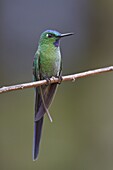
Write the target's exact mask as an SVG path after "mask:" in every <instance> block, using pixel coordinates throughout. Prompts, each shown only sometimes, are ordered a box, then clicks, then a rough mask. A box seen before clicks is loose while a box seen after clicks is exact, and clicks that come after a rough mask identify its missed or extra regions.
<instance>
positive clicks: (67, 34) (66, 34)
mask: <svg viewBox="0 0 113 170" xmlns="http://www.w3.org/2000/svg"><path fill="white" fill-rule="evenodd" d="M73 34H74V33H65V34H61V35H60V36H58V37H59V38H62V37H66V36H70V35H73Z"/></svg>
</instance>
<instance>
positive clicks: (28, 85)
mask: <svg viewBox="0 0 113 170" xmlns="http://www.w3.org/2000/svg"><path fill="white" fill-rule="evenodd" d="M110 71H113V66H109V67H105V68H99V69H96V70H90V71H86V72H82V73H77V74H72V75H67V76H63V77H62V81H74V80H75V79H78V78H82V77H87V76H91V75H95V74H100V73H104V72H110ZM58 81H59V80H58V78H55V77H52V78H51V79H50V82H51V83H57V82H58ZM44 84H47V81H46V80H41V81H37V82H30V83H23V84H18V85H13V86H7V87H2V88H0V94H1V93H5V92H9V91H15V90H23V89H26V88H32V87H37V86H41V85H44Z"/></svg>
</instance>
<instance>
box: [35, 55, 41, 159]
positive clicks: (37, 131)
mask: <svg viewBox="0 0 113 170" xmlns="http://www.w3.org/2000/svg"><path fill="white" fill-rule="evenodd" d="M39 57H40V55H39V53H38V52H36V54H35V56H34V60H33V76H34V81H37V80H39ZM40 103H41V97H40V92H39V88H38V87H36V88H35V114H34V137H33V160H36V159H37V157H38V153H39V144H40V138H41V132H42V125H43V117H42V118H41V119H40V120H38V121H35V117H36V114H37V113H38V109H39V107H40Z"/></svg>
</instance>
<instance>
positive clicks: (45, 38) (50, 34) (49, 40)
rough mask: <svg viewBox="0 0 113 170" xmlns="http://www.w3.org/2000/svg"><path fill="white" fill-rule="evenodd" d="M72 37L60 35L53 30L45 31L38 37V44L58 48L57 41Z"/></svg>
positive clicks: (67, 34)
mask: <svg viewBox="0 0 113 170" xmlns="http://www.w3.org/2000/svg"><path fill="white" fill-rule="evenodd" d="M70 35H73V33H66V34H61V33H59V32H57V31H55V30H46V31H45V32H43V33H42V34H41V36H40V44H47V45H50V44H53V45H54V46H55V47H58V46H59V40H60V39H61V38H62V37H65V36H70Z"/></svg>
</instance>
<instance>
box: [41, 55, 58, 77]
mask: <svg viewBox="0 0 113 170" xmlns="http://www.w3.org/2000/svg"><path fill="white" fill-rule="evenodd" d="M44 58H45V59H44V62H42V63H41V73H42V76H43V77H52V76H59V73H60V67H61V56H60V55H59V56H57V57H52V58H51V57H44Z"/></svg>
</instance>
